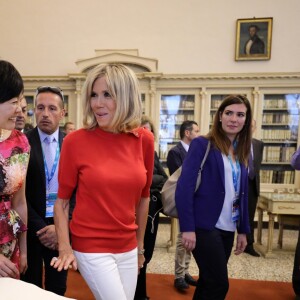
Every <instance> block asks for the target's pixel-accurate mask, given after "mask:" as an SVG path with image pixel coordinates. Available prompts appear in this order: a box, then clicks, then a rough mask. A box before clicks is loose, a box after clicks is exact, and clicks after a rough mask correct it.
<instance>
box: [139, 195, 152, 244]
mask: <svg viewBox="0 0 300 300" xmlns="http://www.w3.org/2000/svg"><path fill="white" fill-rule="evenodd" d="M149 200H150V199H149V198H141V200H140V203H139V205H138V207H137V209H136V224H137V225H138V229H137V232H136V237H137V243H138V249H144V235H145V230H146V225H147V218H148V210H149Z"/></svg>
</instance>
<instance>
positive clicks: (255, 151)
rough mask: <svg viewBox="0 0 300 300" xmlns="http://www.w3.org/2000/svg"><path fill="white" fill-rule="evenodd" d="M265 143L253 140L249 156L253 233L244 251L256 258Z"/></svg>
mask: <svg viewBox="0 0 300 300" xmlns="http://www.w3.org/2000/svg"><path fill="white" fill-rule="evenodd" d="M255 130H256V121H255V120H252V134H253V133H254V131H255ZM263 151H264V143H263V142H262V141H260V140H257V139H254V138H253V139H252V143H251V152H250V156H249V164H248V166H249V167H248V170H249V172H248V178H249V183H248V211H249V223H250V230H251V232H250V233H249V234H247V246H246V248H245V250H244V252H245V253H248V254H250V255H252V256H254V257H259V256H260V255H259V254H258V253H257V252H256V251H255V249H254V247H253V244H254V227H255V226H254V216H255V211H256V205H257V200H258V196H259V193H260V174H259V170H260V167H261V162H262V158H263Z"/></svg>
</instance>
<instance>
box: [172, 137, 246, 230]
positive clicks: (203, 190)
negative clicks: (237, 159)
mask: <svg viewBox="0 0 300 300" xmlns="http://www.w3.org/2000/svg"><path fill="white" fill-rule="evenodd" d="M207 144H208V140H207V139H206V138H204V137H198V138H195V139H193V140H192V142H191V144H190V147H189V151H188V153H187V156H186V158H185V160H184V163H183V166H182V173H181V176H180V178H179V179H178V183H177V189H176V195H175V200H176V206H177V210H178V216H179V224H180V231H181V232H188V231H191V232H194V231H195V229H196V228H200V229H207V230H212V229H214V228H215V225H216V223H217V221H218V219H219V216H220V214H221V211H222V208H223V203H224V199H225V178H224V163H223V158H222V154H221V152H220V151H219V150H217V149H216V148H214V147H213V146H212V147H211V149H210V152H209V155H208V157H207V160H206V162H205V164H204V168H203V171H202V176H201V178H202V179H201V184H200V187H199V189H198V191H197V192H196V193H194V190H195V186H196V180H197V175H198V170H199V168H200V164H201V162H202V159H203V157H204V154H205V151H206V148H207ZM237 230H238V233H249V232H250V228H249V219H248V171H247V169H246V168H245V166H244V165H242V164H241V186H240V219H239V222H238V224H237Z"/></svg>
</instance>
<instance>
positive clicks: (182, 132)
mask: <svg viewBox="0 0 300 300" xmlns="http://www.w3.org/2000/svg"><path fill="white" fill-rule="evenodd" d="M193 125H196V126H198V124H197V122H195V121H190V120H186V121H184V122H183V123H182V124H181V125H180V129H179V134H180V139H183V138H184V136H185V131H186V130H188V131H192V130H193Z"/></svg>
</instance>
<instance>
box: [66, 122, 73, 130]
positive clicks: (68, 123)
mask: <svg viewBox="0 0 300 300" xmlns="http://www.w3.org/2000/svg"><path fill="white" fill-rule="evenodd" d="M68 125H74V123H73V122H71V121H69V122H66V123H65V125H64V127H63V128H64V130H66V129H67V127H68Z"/></svg>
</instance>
